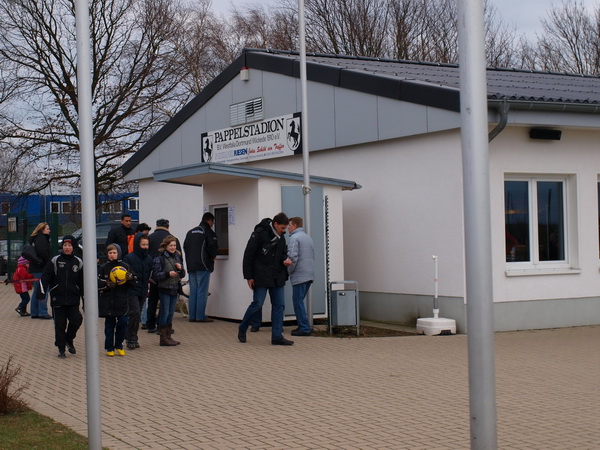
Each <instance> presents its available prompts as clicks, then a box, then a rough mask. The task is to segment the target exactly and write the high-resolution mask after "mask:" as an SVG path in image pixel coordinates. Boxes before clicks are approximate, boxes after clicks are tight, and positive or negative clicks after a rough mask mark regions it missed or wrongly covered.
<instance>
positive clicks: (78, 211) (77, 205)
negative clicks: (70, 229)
mask: <svg viewBox="0 0 600 450" xmlns="http://www.w3.org/2000/svg"><path fill="white" fill-rule="evenodd" d="M73 211H74V212H75V214H81V202H73Z"/></svg>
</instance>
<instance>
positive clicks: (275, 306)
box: [240, 286, 285, 340]
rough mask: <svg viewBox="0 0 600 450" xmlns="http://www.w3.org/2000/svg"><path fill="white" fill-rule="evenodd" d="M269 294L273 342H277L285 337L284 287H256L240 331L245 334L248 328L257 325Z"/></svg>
mask: <svg viewBox="0 0 600 450" xmlns="http://www.w3.org/2000/svg"><path fill="white" fill-rule="evenodd" d="M267 292H268V293H269V297H270V298H271V340H276V339H280V338H282V337H283V310H284V308H285V299H284V290H283V286H281V287H270V288H267V287H257V286H254V291H253V295H252V303H250V306H248V309H247V310H246V314H244V318H243V319H242V323H240V331H241V332H243V333H245V332H246V331H247V330H248V327H249V326H250V325H251V324H253V323H255V321H256V319H257V314H260V312H261V311H262V306H263V303H264V302H265V298H266V297H267Z"/></svg>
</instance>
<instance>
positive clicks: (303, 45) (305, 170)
mask: <svg viewBox="0 0 600 450" xmlns="http://www.w3.org/2000/svg"><path fill="white" fill-rule="evenodd" d="M298 28H299V41H300V42H299V43H300V89H301V91H302V127H301V133H302V134H301V136H302V171H303V174H304V178H303V183H304V184H303V185H302V194H304V231H306V234H308V235H310V228H311V227H310V191H311V188H310V172H309V168H308V159H309V155H308V95H307V93H306V92H307V80H306V31H305V29H306V24H305V22H304V0H298ZM312 306H313V305H312V292H311V290H309V291H308V295H307V296H306V314H307V316H308V324H309V325H310V327H311V328H312V326H313V307H312Z"/></svg>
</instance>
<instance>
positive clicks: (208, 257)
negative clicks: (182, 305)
mask: <svg viewBox="0 0 600 450" xmlns="http://www.w3.org/2000/svg"><path fill="white" fill-rule="evenodd" d="M214 223H215V216H213V215H212V214H211V213H209V212H206V213H204V215H203V216H202V222H200V225H198V226H197V227H195V228H192V229H191V230H190V231H188V232H187V235H186V236H185V241H183V250H184V251H185V262H186V264H187V270H188V276H189V279H190V301H189V305H190V311H189V321H190V322H213V319H211V318H210V317H208V316H207V315H206V301H207V299H208V284H209V282H210V274H211V272H212V271H213V270H214V269H215V258H216V257H217V252H218V250H219V244H218V241H217V235H216V234H215V232H214V231H213V230H212V227H213V225H214Z"/></svg>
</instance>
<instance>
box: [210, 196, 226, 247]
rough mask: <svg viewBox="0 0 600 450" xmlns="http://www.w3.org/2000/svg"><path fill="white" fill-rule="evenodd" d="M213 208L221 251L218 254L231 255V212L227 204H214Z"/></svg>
mask: <svg viewBox="0 0 600 450" xmlns="http://www.w3.org/2000/svg"><path fill="white" fill-rule="evenodd" d="M212 210H213V211H212V213H213V215H214V216H215V233H216V234H217V238H218V239H219V252H218V253H217V255H229V214H228V208H227V205H225V206H214V207H213V208H212Z"/></svg>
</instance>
